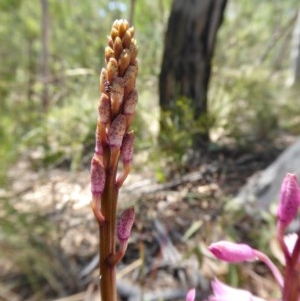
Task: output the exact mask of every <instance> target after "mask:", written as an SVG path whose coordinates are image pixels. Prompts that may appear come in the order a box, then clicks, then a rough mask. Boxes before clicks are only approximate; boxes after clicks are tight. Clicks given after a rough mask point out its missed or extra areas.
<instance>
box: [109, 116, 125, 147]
mask: <svg viewBox="0 0 300 301" xmlns="http://www.w3.org/2000/svg"><path fill="white" fill-rule="evenodd" d="M125 130H126V117H125V116H124V115H122V114H120V115H117V117H116V118H115V119H114V120H113V122H112V123H111V126H110V129H109V132H108V143H109V145H110V146H111V147H117V148H120V147H121V145H122V141H123V137H124V134H125Z"/></svg>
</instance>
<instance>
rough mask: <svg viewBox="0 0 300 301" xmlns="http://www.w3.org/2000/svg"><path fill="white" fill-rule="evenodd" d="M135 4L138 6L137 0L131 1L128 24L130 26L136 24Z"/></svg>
mask: <svg viewBox="0 0 300 301" xmlns="http://www.w3.org/2000/svg"><path fill="white" fill-rule="evenodd" d="M135 4H136V0H130V7H129V18H128V22H129V24H130V26H132V25H133V23H134V11H135Z"/></svg>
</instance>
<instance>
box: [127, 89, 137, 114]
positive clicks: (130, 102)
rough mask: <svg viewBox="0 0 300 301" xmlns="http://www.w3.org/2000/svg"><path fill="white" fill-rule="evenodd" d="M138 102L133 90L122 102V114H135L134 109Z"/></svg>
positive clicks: (135, 92) (135, 91)
mask: <svg viewBox="0 0 300 301" xmlns="http://www.w3.org/2000/svg"><path fill="white" fill-rule="evenodd" d="M137 102H138V94H137V90H136V89H133V90H132V91H131V92H130V93H129V94H128V96H127V98H126V100H125V102H124V114H125V115H131V114H133V113H134V112H135V107H136V105H137Z"/></svg>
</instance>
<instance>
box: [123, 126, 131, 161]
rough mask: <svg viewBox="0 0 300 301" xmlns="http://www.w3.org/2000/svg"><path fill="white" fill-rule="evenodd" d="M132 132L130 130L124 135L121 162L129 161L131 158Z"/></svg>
mask: <svg viewBox="0 0 300 301" xmlns="http://www.w3.org/2000/svg"><path fill="white" fill-rule="evenodd" d="M133 146H134V132H133V131H130V132H128V133H126V135H125V136H124V139H123V142H122V147H121V158H122V161H123V163H129V162H131V161H132V159H133Z"/></svg>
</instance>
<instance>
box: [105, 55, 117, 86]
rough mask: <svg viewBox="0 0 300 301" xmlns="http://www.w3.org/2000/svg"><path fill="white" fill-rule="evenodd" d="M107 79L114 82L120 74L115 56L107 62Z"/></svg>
mask: <svg viewBox="0 0 300 301" xmlns="http://www.w3.org/2000/svg"><path fill="white" fill-rule="evenodd" d="M106 70H107V81H108V82H110V83H111V82H112V81H113V80H114V79H115V78H116V77H117V76H118V72H119V70H118V62H117V60H116V59H115V58H110V60H109V61H108V63H107V68H106Z"/></svg>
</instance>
